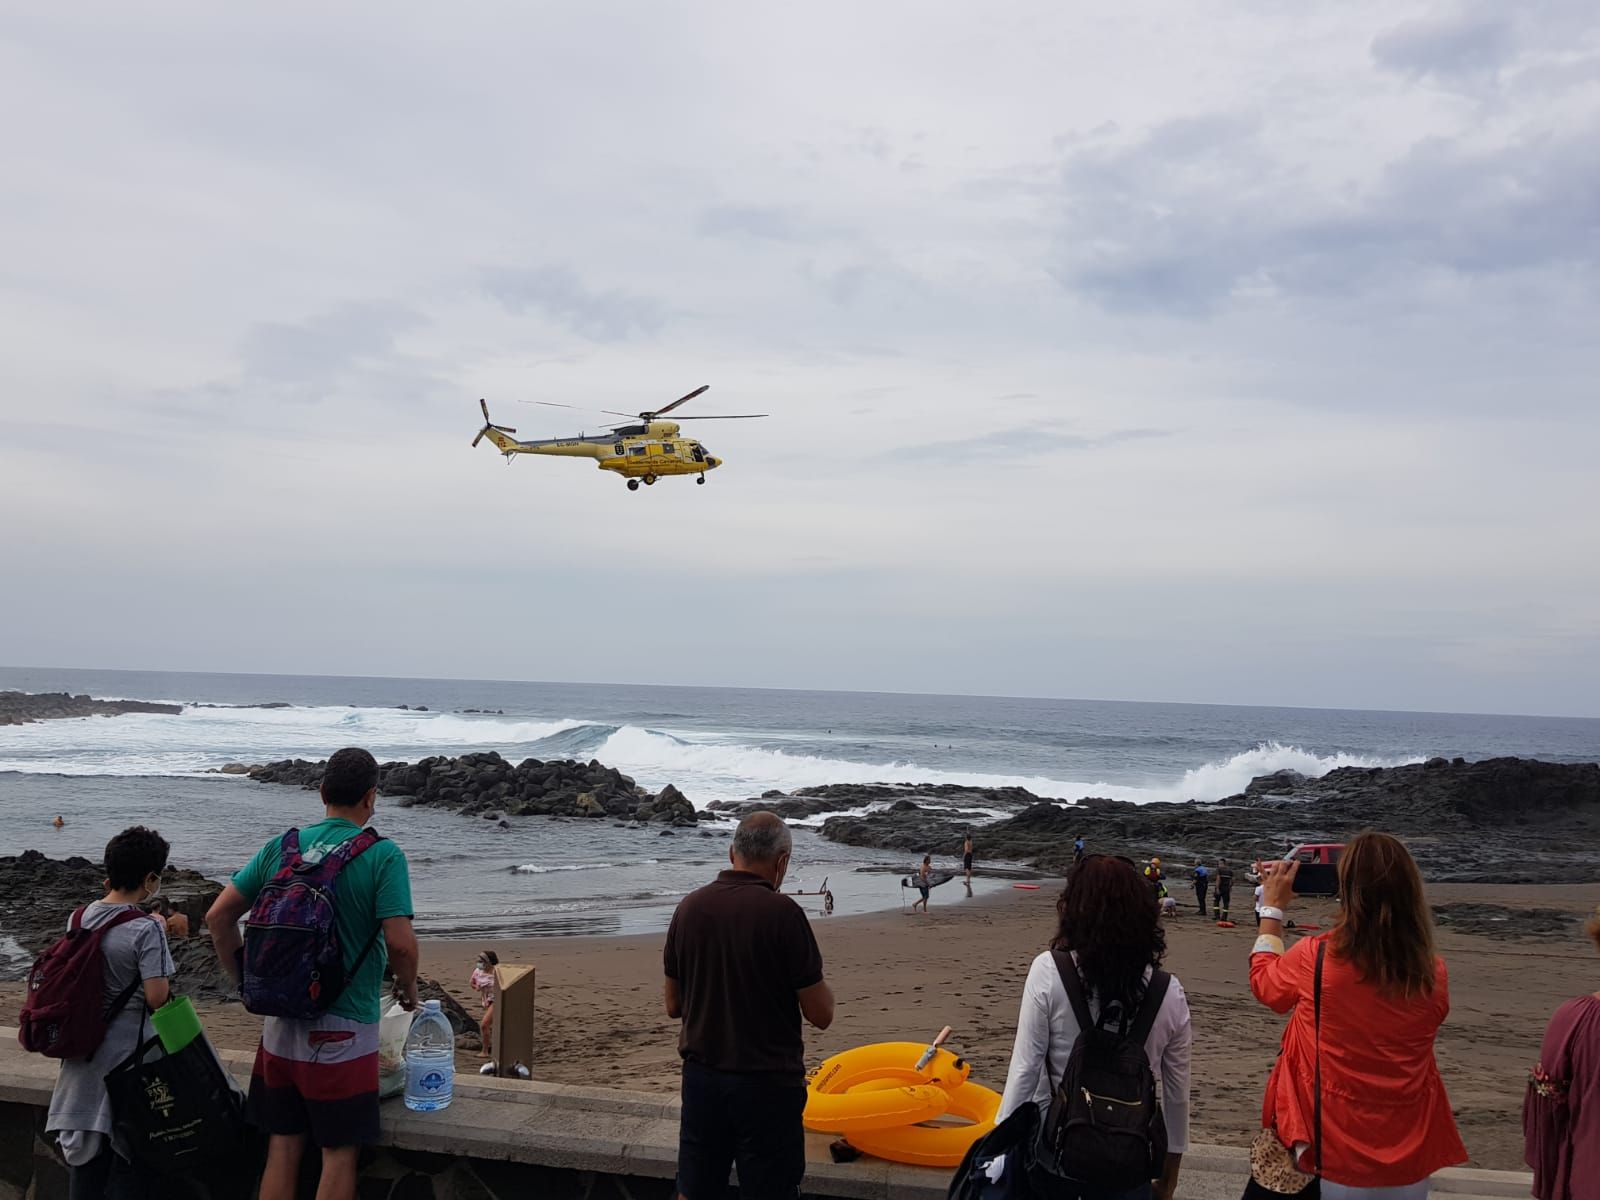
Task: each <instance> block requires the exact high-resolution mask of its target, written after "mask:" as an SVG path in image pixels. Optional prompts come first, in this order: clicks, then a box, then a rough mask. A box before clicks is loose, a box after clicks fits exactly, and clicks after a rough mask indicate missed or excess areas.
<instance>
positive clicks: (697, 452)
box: [694, 446, 706, 462]
mask: <svg viewBox="0 0 1600 1200" xmlns="http://www.w3.org/2000/svg"><path fill="white" fill-rule="evenodd" d="M694 460H695V462H705V460H706V452H705V450H704V449H703V448H702V447H700V446H696V447H695V448H694Z"/></svg>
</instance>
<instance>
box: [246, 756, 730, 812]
mask: <svg viewBox="0 0 1600 1200" xmlns="http://www.w3.org/2000/svg"><path fill="white" fill-rule="evenodd" d="M326 766H327V763H326V761H321V762H309V761H307V760H306V759H303V758H295V759H284V760H283V761H281V762H273V763H267V764H266V765H265V766H260V767H252V768H251V769H250V778H251V779H254V780H256V781H257V782H258V783H286V784H290V785H293V786H297V787H302V788H312V789H314V788H316V787H318V786H320V785H321V783H322V772H323V770H324V769H325V768H326ZM378 790H379V791H380V792H381V793H382V794H383V795H385V796H388V797H393V798H394V799H395V800H396V802H397V803H399V804H400V805H402V806H409V805H412V804H426V805H435V806H438V807H441V808H453V809H455V810H456V811H457V812H460V813H463V814H465V815H467V816H483V815H486V814H505V815H507V816H513V817H526V816H542V817H621V818H627V819H631V820H639V821H657V822H663V823H666V824H672V825H693V824H694V823H695V822H696V821H698V820H699V819H700V814H699V813H697V812H696V811H695V808H694V805H693V804H691V803H690V802H689V801H688V799H687V798H686V797H685V796H684V795H683V793H682V792H680V791H678V789H677V788H675V787H673V786H671V785H670V784H669V785H668V786H667V787H666V788H664V789H663V790H662V791H661V794H660V795H657V796H652V795H651V794H650V793H649V792H647V791H645V790H644V789H643V788H641V787H639V786H638V785H637V784H635V783H634V781H633V780H632V779H631V778H629V777H628V776H626V775H624V774H623V773H622V772H621V771H618V770H616V769H615V768H614V767H608V766H605V765H604V764H603V763H600V762H597V761H595V760H593V759H591V760H590V761H589V762H587V763H580V762H575V761H572V760H570V759H567V760H562V761H552V762H541V761H540V760H539V759H537V758H529V759H525V760H524V761H522V762H520V763H516V764H512V763H510V762H507V761H506V760H505V759H504V758H502V757H501V756H500V755H499V754H497V753H495V752H494V751H489V752H487V753H483V754H463V755H461V756H460V757H459V758H444V757H438V756H436V757H433V758H424V759H422V760H421V761H419V762H415V763H404V762H388V763H382V764H380V765H379V767H378Z"/></svg>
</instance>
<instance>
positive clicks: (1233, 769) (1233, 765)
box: [1148, 742, 1423, 800]
mask: <svg viewBox="0 0 1600 1200" xmlns="http://www.w3.org/2000/svg"><path fill="white" fill-rule="evenodd" d="M1422 761H1423V756H1421V755H1413V756H1411V757H1408V758H1371V757H1368V756H1366V755H1360V754H1330V755H1323V754H1313V753H1311V751H1309V750H1302V749H1301V748H1300V747H1299V746H1285V745H1283V744H1281V743H1279V742H1262V743H1261V744H1260V745H1258V746H1256V747H1254V748H1253V749H1250V750H1245V751H1243V752H1242V753H1239V754H1235V755H1234V756H1233V757H1232V758H1229V759H1225V760H1224V761H1222V762H1210V763H1206V765H1205V766H1203V767H1196V768H1194V769H1193V770H1192V771H1185V772H1184V774H1183V779H1182V781H1181V782H1179V783H1178V784H1176V785H1175V786H1174V787H1173V788H1172V789H1170V794H1169V795H1166V796H1151V797H1148V798H1149V799H1153V800H1221V799H1223V798H1224V797H1226V796H1236V795H1238V794H1239V793H1240V792H1242V791H1244V789H1245V787H1246V786H1248V784H1249V783H1250V781H1251V780H1252V779H1254V778H1256V777H1257V776H1258V775H1270V774H1272V773H1273V772H1274V771H1298V772H1300V774H1302V775H1308V776H1311V777H1313V778H1316V777H1320V776H1322V775H1326V774H1327V773H1328V772H1329V771H1332V770H1335V769H1337V768H1339V767H1398V766H1400V765H1402V764H1403V763H1412V762H1422ZM1157 790H1159V789H1157Z"/></svg>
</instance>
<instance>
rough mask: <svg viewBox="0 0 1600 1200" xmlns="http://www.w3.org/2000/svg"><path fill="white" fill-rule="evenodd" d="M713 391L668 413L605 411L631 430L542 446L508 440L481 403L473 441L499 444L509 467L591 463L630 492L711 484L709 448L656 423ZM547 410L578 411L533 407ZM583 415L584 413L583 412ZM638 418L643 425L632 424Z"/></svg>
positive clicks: (716, 463)
mask: <svg viewBox="0 0 1600 1200" xmlns="http://www.w3.org/2000/svg"><path fill="white" fill-rule="evenodd" d="M710 388H711V385H710V384H709V383H707V384H703V385H702V386H700V387H697V388H695V390H694V391H692V392H690V393H689V394H688V395H687V396H680V397H679V398H678V399H676V400H674V401H673V402H672V403H671V404H669V405H667V406H666V407H665V408H659V409H656V410H655V411H654V412H642V413H638V414H633V413H621V412H613V411H612V410H611V409H609V408H607V409H600V410H599V411H600V412H604V413H606V414H607V415H609V416H613V417H627V418H628V419H629V422H630V423H629V424H626V425H614V426H612V427H611V428H610V429H609V431H608V432H606V433H604V434H596V435H594V436H590V435H588V434H581V433H580V434H579V435H578V436H577V437H570V438H548V439H546V440H543V441H535V442H519V441H517V439H516V438H513V437H507V436H506V435H507V434H511V433H515V432H516V430H515V429H514V428H512V427H511V426H509V425H496V424H495V423H494V422H493V421H491V420H490V419H489V402H488V401H487V400H481V399H480V400H479V401H478V406H479V407H480V408H482V409H483V428H482V429H480V430H478V436H477V437H475V438H473V439H472V444H473V445H474V446H476V445H477V444H478V443H479V442H481V441H482V440H483V439H484V438H488V439H489V440H490V441H491V442H493V443H494V445H495V448H496V449H498V450H499V451H500V453H502V454H504V455H505V456H506V462H507V463H509V462H510V461H511V456H512V455H513V454H553V455H556V456H558V457H561V458H592V459H594V460H595V465H596V466H598V467H599V468H600V469H601V470H602V471H615V472H616V473H617V474H618V475H621V476H623V477H624V478H625V479H627V481H628V490H629V491H630V492H637V491H638V490H639V484H640V482H641V481H642V482H643V483H645V484H653V483H655V481H656V480H657V479H660V478H661V477H662V476H664V475H693V476H694V477H695V482H696V483H704V482H705V481H706V472H707V471H710V470H714V469H715V468H717V467H720V466H721V465H722V459H720V458H713V457H712V456H711V455H710V454H707V453H706V448H705V447H704V446H703V445H701V444H700V443H699V442H698V441H696V440H695V439H694V438H686V437H680V436H679V434H678V425H677V423H676V422H674V421H659V420H657V419H656V418H658V417H661V416H664V415H665V414H667V413H669V412H671V411H672V410H673V409H675V408H677V407H678V406H679V405H680V404H686V403H688V402H689V401H690V400H693V399H694V398H695V397H696V396H698V395H700V394H701V393H702V392H706V391H709V390H710ZM533 403H536V404H543V405H544V406H545V407H547V408H576V406H575V405H571V404H555V403H552V402H551V401H548V400H537V401H533ZM578 411H583V410H581V409H579V410H578ZM635 415H637V419H638V420H639V421H640V422H642V424H633V423H631V422H632V421H633V420H634V417H635ZM766 415H767V414H766V413H727V414H718V415H715V416H704V417H679V418H678V420H679V421H750V420H754V419H756V418H757V417H764V416H766Z"/></svg>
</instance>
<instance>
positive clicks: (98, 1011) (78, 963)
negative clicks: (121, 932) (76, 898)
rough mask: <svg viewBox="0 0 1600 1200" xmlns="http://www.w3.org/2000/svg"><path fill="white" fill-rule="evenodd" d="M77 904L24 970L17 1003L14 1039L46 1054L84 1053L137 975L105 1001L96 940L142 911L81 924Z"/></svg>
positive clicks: (93, 1046)
mask: <svg viewBox="0 0 1600 1200" xmlns="http://www.w3.org/2000/svg"><path fill="white" fill-rule="evenodd" d="M83 913H84V910H83V909H81V908H80V909H79V910H78V911H77V912H75V913H73V914H72V922H71V924H70V925H69V926H68V927H67V936H66V937H64V938H62V939H61V940H60V941H58V942H56V943H55V944H54V945H53V946H51V947H50V948H49V949H48V950H46V951H45V952H44V953H43V954H41V955H40V956H39V957H38V959H37V960H35V962H34V964H33V969H32V970H30V971H29V972H28V998H27V999H26V1000H25V1001H23V1004H22V1017H21V1020H20V1021H19V1022H18V1024H19V1026H20V1028H19V1029H18V1030H17V1041H18V1042H20V1043H21V1044H22V1048H23V1049H24V1050H28V1051H31V1052H33V1053H36V1054H43V1055H44V1056H45V1057H46V1058H88V1057H89V1056H90V1055H92V1054H93V1053H94V1052H95V1051H96V1050H98V1049H99V1048H100V1043H101V1042H103V1041H105V1037H106V1029H107V1028H108V1027H109V1026H110V1024H111V1020H112V1018H113V1017H115V1016H116V1015H117V1014H118V1013H120V1012H121V1011H122V1010H123V1009H124V1008H125V1007H126V1006H127V1003H128V1001H129V1000H130V999H131V998H132V997H133V993H134V992H135V991H136V990H137V989H138V988H139V986H140V984H141V983H142V980H140V979H139V978H138V977H137V976H138V973H137V972H135V978H134V981H133V982H132V983H130V984H129V985H128V986H127V988H126V989H125V990H124V991H123V993H122V994H121V995H120V996H118V997H117V998H116V999H115V1000H114V1001H112V1003H111V1007H110V1008H107V1007H106V1002H105V987H106V959H105V954H104V952H103V951H102V949H101V946H100V943H101V941H103V940H104V938H105V935H106V933H107V931H108V930H112V929H115V928H116V927H117V926H118V925H125V924H127V923H128V922H129V921H137V920H139V919H140V918H141V917H147V916H148V914H146V913H143V912H140V911H139V910H138V909H124V910H123V911H122V912H119V913H118V914H117V915H116V916H114V917H112V918H111V919H110V920H109V921H105V922H103V923H102V924H100V925H97V926H95V927H94V928H93V929H85V928H84V927H83Z"/></svg>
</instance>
